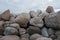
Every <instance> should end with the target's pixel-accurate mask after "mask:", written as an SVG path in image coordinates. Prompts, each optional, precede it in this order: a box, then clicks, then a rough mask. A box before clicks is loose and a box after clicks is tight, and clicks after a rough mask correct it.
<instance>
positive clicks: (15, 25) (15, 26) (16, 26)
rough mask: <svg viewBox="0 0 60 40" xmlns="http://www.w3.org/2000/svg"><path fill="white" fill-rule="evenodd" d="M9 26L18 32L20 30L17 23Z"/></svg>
mask: <svg viewBox="0 0 60 40" xmlns="http://www.w3.org/2000/svg"><path fill="white" fill-rule="evenodd" d="M10 26H12V27H14V28H16V29H18V30H19V28H20V26H19V24H17V23H13V24H10Z"/></svg>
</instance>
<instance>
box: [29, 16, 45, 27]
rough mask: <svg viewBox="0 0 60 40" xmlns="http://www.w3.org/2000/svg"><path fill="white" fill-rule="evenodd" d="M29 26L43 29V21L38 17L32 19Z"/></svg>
mask: <svg viewBox="0 0 60 40" xmlns="http://www.w3.org/2000/svg"><path fill="white" fill-rule="evenodd" d="M30 24H31V25H34V26H36V27H40V28H41V27H43V25H44V23H43V20H42V18H40V17H34V18H32V19H31V20H30Z"/></svg>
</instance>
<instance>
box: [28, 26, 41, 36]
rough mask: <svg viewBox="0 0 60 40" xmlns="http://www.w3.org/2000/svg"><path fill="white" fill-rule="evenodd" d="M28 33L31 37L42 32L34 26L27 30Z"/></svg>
mask: <svg viewBox="0 0 60 40" xmlns="http://www.w3.org/2000/svg"><path fill="white" fill-rule="evenodd" d="M27 32H28V33H29V34H30V35H32V34H34V33H39V34H40V33H41V30H40V28H38V27H34V26H29V28H28V29H27Z"/></svg>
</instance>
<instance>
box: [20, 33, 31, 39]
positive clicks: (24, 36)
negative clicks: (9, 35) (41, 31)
mask: <svg viewBox="0 0 60 40" xmlns="http://www.w3.org/2000/svg"><path fill="white" fill-rule="evenodd" d="M29 37H30V35H29V34H28V33H26V34H23V35H21V38H27V39H29Z"/></svg>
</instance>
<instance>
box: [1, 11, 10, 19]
mask: <svg viewBox="0 0 60 40" xmlns="http://www.w3.org/2000/svg"><path fill="white" fill-rule="evenodd" d="M1 18H2V19H3V20H9V19H10V10H6V11H5V12H3V13H2V14H1Z"/></svg>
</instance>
